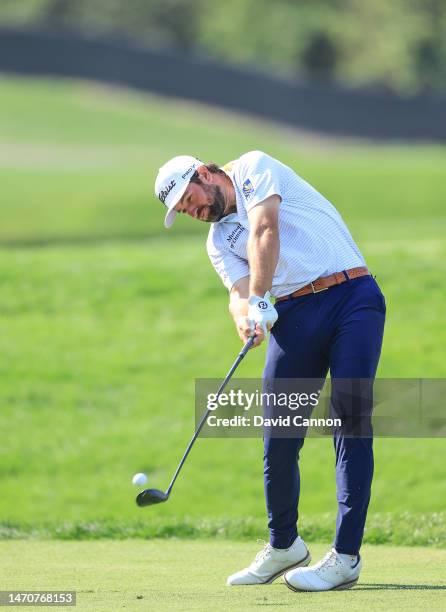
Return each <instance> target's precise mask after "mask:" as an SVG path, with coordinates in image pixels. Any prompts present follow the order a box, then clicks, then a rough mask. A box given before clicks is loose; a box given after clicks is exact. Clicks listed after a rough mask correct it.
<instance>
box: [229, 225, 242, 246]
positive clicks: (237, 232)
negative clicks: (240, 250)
mask: <svg viewBox="0 0 446 612" xmlns="http://www.w3.org/2000/svg"><path fill="white" fill-rule="evenodd" d="M244 230H245V228H244V227H243V225H241V224H240V223H237V227H236V228H235V229H233V230H232V232H231V233H230V234H229V235H228V236H226V242H228V244H229V246H230V248H231V249H233V248H234V246H235V244H236V242H237V240H238V239H239V238H240V236H241V235H242V234H243V232H244Z"/></svg>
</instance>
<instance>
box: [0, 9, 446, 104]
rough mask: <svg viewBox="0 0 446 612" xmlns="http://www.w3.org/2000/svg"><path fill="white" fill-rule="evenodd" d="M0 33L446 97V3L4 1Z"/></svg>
mask: <svg viewBox="0 0 446 612" xmlns="http://www.w3.org/2000/svg"><path fill="white" fill-rule="evenodd" d="M0 24H2V25H8V24H11V25H23V26H26V25H32V26H33V27H35V26H36V25H37V26H43V27H51V28H57V29H60V28H68V29H75V30H82V31H83V32H86V33H89V34H91V35H94V36H98V35H113V36H118V37H127V38H131V39H134V40H136V41H138V43H142V44H144V45H146V46H149V47H151V48H159V49H173V50H176V51H180V52H182V53H190V54H192V55H195V56H198V57H200V56H202V57H204V58H212V59H216V60H220V61H223V62H225V63H229V64H236V65H245V66H246V65H250V66H252V67H253V68H255V69H256V70H260V71H266V72H274V74H276V75H278V76H283V77H284V78H288V79H298V80H300V81H304V80H311V81H313V82H314V81H321V82H330V81H331V82H333V83H337V84H340V85H343V86H348V87H360V88H366V89H369V90H373V91H383V90H384V91H386V90H389V91H393V92H396V93H398V94H400V95H404V96H412V95H415V94H420V93H426V94H429V93H434V94H435V93H437V94H442V93H443V94H444V93H445V92H446V1H445V0H391V1H390V2H389V0H274V2H271V0H225V2H217V1H214V2H210V1H209V0H163V1H162V2H160V1H159V0H26V2H17V1H16V0H2V2H1V4H0Z"/></svg>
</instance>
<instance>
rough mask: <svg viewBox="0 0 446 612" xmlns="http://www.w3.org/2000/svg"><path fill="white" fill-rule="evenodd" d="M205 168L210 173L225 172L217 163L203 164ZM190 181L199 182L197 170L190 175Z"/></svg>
mask: <svg viewBox="0 0 446 612" xmlns="http://www.w3.org/2000/svg"><path fill="white" fill-rule="evenodd" d="M205 166H206V168H207V169H208V170H209V172H211V173H212V174H226V173H225V171H224V170H222V169H221V168H220V167H219V166H217V164H213V163H210V164H205ZM190 182H191V183H198V184H200V183H201V179H200V175H199V174H198V172H197V171H196V170H195V172H194V173H193V175H192V178H191V179H190Z"/></svg>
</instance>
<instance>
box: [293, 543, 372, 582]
mask: <svg viewBox="0 0 446 612" xmlns="http://www.w3.org/2000/svg"><path fill="white" fill-rule="evenodd" d="M361 567H362V562H361V557H359V556H358V557H357V558H355V557H350V556H349V555H340V554H339V553H337V552H336V550H335V549H334V548H332V549H331V551H330V552H329V553H327V554H326V555H325V557H324V558H323V559H322V561H319V563H316V565H312V566H311V567H304V568H299V569H294V570H291V571H290V572H287V573H286V574H285V576H284V579H285V582H286V585H287V586H288V587H289V588H290V589H291V590H293V591H341V590H344V589H351V587H352V586H355V584H356V583H357V582H358V578H359V574H360V572H361Z"/></svg>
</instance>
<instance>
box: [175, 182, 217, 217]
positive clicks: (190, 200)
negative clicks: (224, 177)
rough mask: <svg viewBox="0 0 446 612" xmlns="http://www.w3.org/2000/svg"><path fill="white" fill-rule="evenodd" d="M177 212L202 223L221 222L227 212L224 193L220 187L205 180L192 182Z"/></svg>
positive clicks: (176, 208) (177, 206) (179, 203)
mask: <svg viewBox="0 0 446 612" xmlns="http://www.w3.org/2000/svg"><path fill="white" fill-rule="evenodd" d="M175 210H176V211H177V212H178V213H185V214H186V215H189V216H190V217H193V218H194V219H199V220H200V221H207V222H214V221H220V219H222V218H223V216H224V211H225V198H224V195H223V191H222V190H221V188H220V187H219V185H214V184H213V183H208V182H206V181H205V180H200V183H192V182H191V183H189V185H188V187H187V189H186V191H185V192H184V195H183V197H182V198H181V200H180V201H179V202H178V204H177V205H176V206H175Z"/></svg>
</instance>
